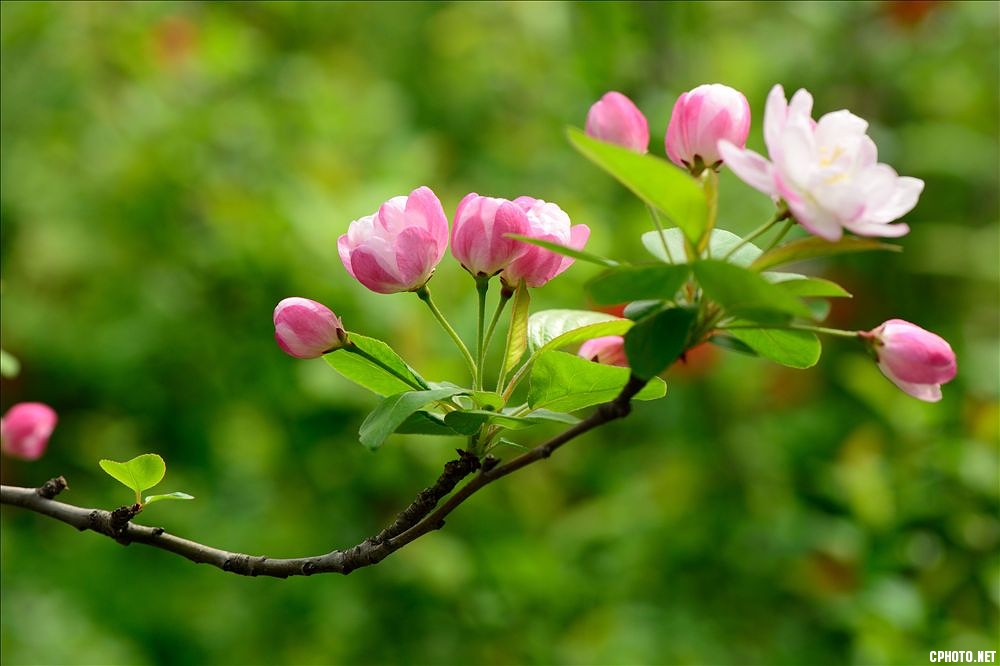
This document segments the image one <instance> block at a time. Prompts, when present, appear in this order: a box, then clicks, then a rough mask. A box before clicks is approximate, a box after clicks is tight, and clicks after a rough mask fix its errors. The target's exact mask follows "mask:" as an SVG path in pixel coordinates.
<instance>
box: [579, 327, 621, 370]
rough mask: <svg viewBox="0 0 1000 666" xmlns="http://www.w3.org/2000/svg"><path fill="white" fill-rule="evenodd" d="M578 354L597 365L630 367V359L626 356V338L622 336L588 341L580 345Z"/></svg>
mask: <svg viewBox="0 0 1000 666" xmlns="http://www.w3.org/2000/svg"><path fill="white" fill-rule="evenodd" d="M577 354H578V355H579V356H582V357H583V358H585V359H587V360H588V361H594V362H595V363H603V364H604V365H617V366H621V367H623V368H627V367H628V357H627V356H625V338H623V337H622V336H620V335H607V336H604V337H603V338H594V339H593V340H587V341H586V342H584V343H583V344H582V345H580V351H578V352H577Z"/></svg>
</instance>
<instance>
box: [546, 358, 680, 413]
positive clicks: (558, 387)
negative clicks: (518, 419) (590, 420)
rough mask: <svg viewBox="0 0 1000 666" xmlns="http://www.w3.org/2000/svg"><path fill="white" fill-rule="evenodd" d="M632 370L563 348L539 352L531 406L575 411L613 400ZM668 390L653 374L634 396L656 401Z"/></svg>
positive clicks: (559, 410)
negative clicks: (567, 351) (582, 356)
mask: <svg viewBox="0 0 1000 666" xmlns="http://www.w3.org/2000/svg"><path fill="white" fill-rule="evenodd" d="M630 374H631V373H630V371H629V369H628V368H619V367H617V366H613V365H602V364H600V363H594V362H592V361H588V360H587V359H583V358H580V357H579V356H574V355H573V354H567V353H565V352H560V351H546V352H543V353H541V354H539V355H538V356H537V357H536V359H535V363H534V365H533V366H532V368H531V380H530V388H529V390H528V405H529V406H530V407H531V408H533V409H542V408H544V409H548V410H552V411H556V412H575V411H576V410H578V409H583V408H584V407H591V406H593V405H599V404H601V403H604V402H608V401H609V400H613V399H614V398H615V397H616V396H617V395H618V394H619V393H621V390H622V388H623V387H624V386H625V384H626V383H627V382H628V379H629V375H630ZM666 392H667V385H666V383H665V382H664V381H663V380H662V379H660V378H658V377H654V378H653V379H652V380H651V381H650V382H649V383H648V384H646V386H645V387H643V389H642V390H641V391H639V393H638V394H637V395H636V396H635V399H636V400H655V399H656V398H662V397H663V396H664V395H665V394H666Z"/></svg>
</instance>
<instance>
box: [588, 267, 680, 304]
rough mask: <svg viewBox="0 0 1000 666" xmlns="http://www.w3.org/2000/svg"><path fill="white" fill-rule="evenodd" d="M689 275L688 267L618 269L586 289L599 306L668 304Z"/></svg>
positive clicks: (599, 278) (608, 272)
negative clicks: (648, 301)
mask: <svg viewBox="0 0 1000 666" xmlns="http://www.w3.org/2000/svg"><path fill="white" fill-rule="evenodd" d="M690 273H691V268H690V267H689V266H686V265H680V266H671V265H670V264H646V265H642V266H620V267H618V268H613V269H611V270H609V271H606V272H604V273H602V274H601V275H598V276H597V277H596V278H594V279H593V280H591V281H590V282H588V283H587V287H586V288H587V291H588V292H590V295H591V297H592V298H593V299H594V301H595V302H597V303H600V304H603V305H613V304H615V303H626V302H628V301H638V300H665V301H672V300H674V297H675V296H676V294H677V290H678V289H680V288H681V287H682V286H683V285H684V283H685V282H687V279H688V275H690Z"/></svg>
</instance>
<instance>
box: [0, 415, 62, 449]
mask: <svg viewBox="0 0 1000 666" xmlns="http://www.w3.org/2000/svg"><path fill="white" fill-rule="evenodd" d="M58 420H59V417H58V416H57V415H56V412H55V410H54V409H52V408H51V407H49V406H48V405H46V404H43V403H41V402H19V403H17V404H16V405H14V406H13V407H11V408H10V409H8V410H7V413H6V414H4V416H3V418H2V419H0V440H2V444H0V448H2V450H3V452H4V453H5V454H7V455H8V456H11V457H12V458H22V459H24V460H38V459H39V458H41V457H42V454H43V453H45V447H46V446H48V444H49V437H50V436H51V435H52V431H53V430H54V429H55V427H56V421H58Z"/></svg>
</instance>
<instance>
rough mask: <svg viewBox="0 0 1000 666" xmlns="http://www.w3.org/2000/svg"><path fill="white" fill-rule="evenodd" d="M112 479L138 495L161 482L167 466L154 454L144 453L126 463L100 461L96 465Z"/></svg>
mask: <svg viewBox="0 0 1000 666" xmlns="http://www.w3.org/2000/svg"><path fill="white" fill-rule="evenodd" d="M98 464H99V465H100V466H101V469H103V470H104V471H105V472H107V473H108V474H109V475H111V477H112V478H113V479H116V480H117V481H119V482H121V483H122V484H124V485H125V486H127V487H128V488H131V489H132V490H134V491H135V492H136V494H137V495H138V494H139V493H141V492H142V491H143V490H148V489H149V488H152V487H153V486H155V485H156V484H158V483H159V482H160V481H162V480H163V475H164V474H166V473H167V464H166V463H165V462H163V458H161V457H160V456H158V455H156V454H155V453H144V454H142V455H141V456H136V457H135V458H132V459H131V460H129V461H128V462H117V461H115V460H106V459H105V460H101V461H99V463H98Z"/></svg>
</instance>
